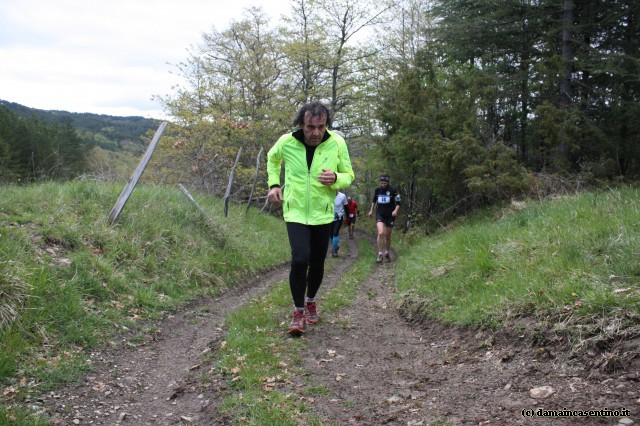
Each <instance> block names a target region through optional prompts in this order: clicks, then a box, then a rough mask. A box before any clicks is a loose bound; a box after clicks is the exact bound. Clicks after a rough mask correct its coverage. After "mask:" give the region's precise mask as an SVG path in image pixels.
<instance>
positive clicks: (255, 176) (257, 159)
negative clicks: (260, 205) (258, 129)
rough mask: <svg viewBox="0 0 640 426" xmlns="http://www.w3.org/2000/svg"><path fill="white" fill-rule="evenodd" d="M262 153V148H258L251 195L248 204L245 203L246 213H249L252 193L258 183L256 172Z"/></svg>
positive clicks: (258, 168)
mask: <svg viewBox="0 0 640 426" xmlns="http://www.w3.org/2000/svg"><path fill="white" fill-rule="evenodd" d="M262 151H264V147H261V148H260V152H259V153H258V156H257V157H256V171H255V172H254V173H253V186H252V187H251V194H249V202H248V203H247V210H246V212H248V211H249V207H250V206H251V200H252V199H253V191H255V190H256V183H257V182H258V172H259V171H260V155H261V154H262ZM246 212H245V213H246Z"/></svg>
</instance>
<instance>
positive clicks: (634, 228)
mask: <svg viewBox="0 0 640 426" xmlns="http://www.w3.org/2000/svg"><path fill="white" fill-rule="evenodd" d="M639 254H640V197H639V194H638V190H637V189H623V190H611V191H603V192H598V193H585V194H581V195H576V196H573V197H565V198H558V199H554V200H550V201H547V202H544V203H533V202H532V203H529V204H528V205H527V206H526V207H525V208H524V209H522V210H511V209H509V208H506V209H503V210H500V211H497V212H495V213H494V214H493V215H490V216H488V217H486V216H485V217H482V218H477V219H474V220H470V221H469V222H468V223H466V224H463V225H460V226H456V227H454V228H452V229H450V230H448V231H446V232H442V233H440V234H439V235H436V236H434V237H431V238H428V239H419V240H418V241H417V242H415V243H412V244H409V243H407V242H405V244H404V246H403V248H402V250H401V255H400V258H399V264H398V275H397V279H398V288H399V290H400V293H402V294H403V297H404V298H405V300H408V301H409V302H408V304H409V305H412V306H413V307H414V309H417V310H418V311H420V312H419V313H418V314H419V315H424V316H427V317H431V318H436V319H439V320H442V321H445V322H448V323H453V324H460V325H465V326H473V327H478V326H480V327H482V326H490V327H500V326H508V325H509V324H510V322H512V321H514V319H516V318H518V317H523V316H529V317H544V316H553V317H556V318H558V319H562V318H567V317H569V316H571V317H572V318H573V321H585V322H588V321H591V319H592V318H596V317H597V318H606V317H615V316H617V317H624V316H625V315H631V316H634V315H637V314H638V307H639V302H640V285H639V284H640V268H639V267H638V262H637V259H638V255H639ZM612 276H613V277H612Z"/></svg>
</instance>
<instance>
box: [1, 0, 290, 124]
mask: <svg viewBox="0 0 640 426" xmlns="http://www.w3.org/2000/svg"><path fill="white" fill-rule="evenodd" d="M290 2H291V0H0V99H3V100H6V101H10V102H16V103H19V104H22V105H25V106H27V107H30V108H38V109H47V110H51V109H55V110H65V111H71V112H91V113H96V114H108V115H119V116H129V115H139V116H142V117H148V118H159V119H164V118H165V117H164V115H163V112H162V108H161V106H160V105H159V104H157V103H156V102H154V101H152V100H151V97H152V96H153V95H160V96H164V95H166V94H169V93H171V92H172V90H171V87H172V86H173V85H175V84H176V83H179V82H180V80H179V77H178V76H177V75H175V74H172V73H171V72H172V71H173V72H175V71H176V67H175V64H178V63H179V62H181V61H183V60H185V59H186V58H187V49H189V48H190V46H194V45H197V44H198V43H199V42H200V41H201V35H202V33H208V32H210V31H211V28H212V27H213V26H215V28H216V30H218V31H222V30H224V29H226V28H228V27H229V24H230V23H231V22H232V21H233V20H235V21H239V20H241V19H242V18H243V12H244V10H245V9H246V8H247V7H250V6H262V7H263V9H264V10H265V12H266V13H267V14H268V15H269V16H270V17H271V24H276V23H277V21H278V20H279V18H280V15H282V14H287V13H288V12H289V8H290Z"/></svg>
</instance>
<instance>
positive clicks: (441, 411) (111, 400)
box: [32, 234, 640, 425]
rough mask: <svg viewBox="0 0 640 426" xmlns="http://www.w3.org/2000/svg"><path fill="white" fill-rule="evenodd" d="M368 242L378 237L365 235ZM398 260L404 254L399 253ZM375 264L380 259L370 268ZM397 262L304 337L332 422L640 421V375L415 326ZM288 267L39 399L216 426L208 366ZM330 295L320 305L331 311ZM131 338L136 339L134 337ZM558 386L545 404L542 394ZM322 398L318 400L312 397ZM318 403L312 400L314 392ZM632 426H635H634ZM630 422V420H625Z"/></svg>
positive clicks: (344, 267) (55, 408)
mask: <svg viewBox="0 0 640 426" xmlns="http://www.w3.org/2000/svg"><path fill="white" fill-rule="evenodd" d="M358 237H359V238H367V239H368V240H369V241H370V242H371V243H372V244H373V238H372V237H371V236H369V235H365V234H358ZM343 242H344V244H345V245H348V249H349V256H347V255H346V253H343V252H341V253H340V254H341V257H340V262H338V263H337V266H336V268H334V269H333V270H332V271H331V272H330V273H328V274H327V276H326V277H325V284H323V286H324V289H325V290H326V289H327V288H328V287H330V286H331V285H332V283H335V282H337V281H338V279H339V277H340V276H342V275H343V274H345V273H347V272H348V270H349V268H350V267H351V265H352V264H353V262H354V261H355V259H356V258H357V256H358V255H359V254H358V248H357V244H356V240H348V239H343ZM394 257H395V255H394ZM372 261H373V259H372ZM394 267H395V262H392V263H390V264H387V263H385V264H381V265H378V266H377V267H376V269H375V272H374V273H373V274H372V275H371V276H370V277H369V278H368V279H367V280H366V282H365V283H364V284H363V286H362V288H361V289H360V291H359V296H358V297H357V299H356V300H355V301H354V303H353V305H352V306H351V307H349V308H347V309H345V310H344V311H341V312H338V313H331V314H327V315H326V316H325V315H322V310H321V311H320V314H321V315H322V316H321V321H320V323H318V324H317V325H315V326H314V327H313V329H312V330H310V331H309V332H308V333H307V336H306V337H305V339H307V340H308V349H307V351H306V355H305V357H304V358H303V368H304V369H305V370H306V371H309V372H310V374H309V376H308V377H305V378H302V379H301V380H304V382H305V386H306V391H305V392H304V395H305V396H302V392H301V396H300V398H306V399H307V400H309V402H310V404H309V405H310V406H311V407H313V410H314V411H315V412H317V413H318V415H319V416H320V417H321V418H322V419H323V424H326V425H350V424H356V425H379V424H390V425H429V424H433V423H435V422H438V421H442V423H437V424H440V425H448V424H450V425H462V424H464V425H467V424H468V425H519V424H523V425H525V424H526V425H529V424H532V425H549V424H552V425H574V424H588V425H596V424H598V425H600V424H602V425H617V424H620V425H622V424H624V423H623V422H625V421H626V420H624V419H623V420H622V421H621V423H619V421H620V418H621V416H610V417H592V418H586V417H581V418H553V419H549V418H541V417H534V418H529V417H524V416H523V415H522V412H523V411H522V410H533V411H536V410H538V409H545V410H552V409H555V410H561V409H568V410H596V409H605V408H608V409H610V410H618V409H621V408H626V409H628V410H630V412H631V413H630V415H629V416H628V417H629V420H630V419H633V420H635V421H636V422H639V420H640V417H639V416H638V414H637V413H638V412H640V386H639V382H638V380H639V379H640V374H639V372H638V370H637V368H636V367H637V364H636V367H634V368H635V369H632V370H628V371H626V372H624V373H620V374H613V375H607V374H604V373H601V372H599V371H589V370H587V369H585V367H584V364H582V363H580V362H578V361H577V360H576V361H572V360H569V359H566V357H563V356H562V354H554V353H551V351H549V350H540V349H539V348H533V347H531V345H530V342H525V341H521V340H518V339H516V340H513V339H511V340H506V338H502V337H500V336H494V335H489V334H487V333H484V334H483V333H473V332H469V331H465V330H459V329H456V328H451V327H444V326H442V325H438V324H431V323H427V324H422V325H415V324H410V323H408V322H406V321H405V320H404V319H403V318H402V315H401V312H399V311H398V310H397V309H396V307H395V305H394V303H395V302H394V299H393V289H394ZM287 275H288V266H287V265H285V266H283V267H281V268H278V269H277V270H274V271H272V272H270V273H268V274H265V275H263V276H260V277H256V279H255V280H253V281H252V282H248V283H247V284H246V285H245V286H243V288H241V289H236V290H234V291H231V292H228V293H226V294H225V295H223V296H221V297H219V298H217V299H211V300H206V301H200V302H199V303H198V304H193V305H191V306H189V307H187V308H186V309H184V310H182V311H181V312H180V313H179V314H177V315H175V316H172V317H170V318H168V319H166V320H165V321H163V322H162V323H161V324H159V325H158V327H159V328H158V329H157V330H155V332H154V333H153V334H148V335H147V336H146V342H145V344H143V345H139V346H138V347H136V348H131V346H130V344H129V339H128V337H127V336H124V337H123V338H122V341H121V343H120V345H119V346H120V347H119V348H118V349H115V350H112V351H109V352H102V353H95V354H93V355H92V359H93V362H94V364H95V370H96V371H95V372H94V373H92V374H91V375H89V376H87V377H86V378H85V381H84V383H83V384H82V386H77V387H70V388H66V389H62V390H59V391H56V392H54V393H51V394H48V395H46V396H45V397H43V398H42V399H41V400H38V401H35V402H32V403H33V404H34V405H36V406H39V405H40V406H42V407H44V408H46V409H47V411H48V412H49V413H51V414H52V415H53V416H54V417H55V418H56V419H57V420H56V421H57V424H60V425H73V424H80V425H88V424H91V425H115V424H121V425H176V424H196V425H219V424H227V423H229V422H228V420H225V419H223V418H220V417H218V416H217V414H216V407H217V405H218V403H219V402H220V401H219V399H221V398H222V396H223V395H224V394H225V391H226V387H225V381H224V380H223V378H221V377H217V376H216V374H215V371H210V372H209V373H208V374H209V375H213V376H214V380H213V381H212V382H211V383H208V384H202V383H199V382H198V381H197V378H198V377H199V376H200V375H201V374H202V371H201V369H202V368H210V366H209V365H210V363H203V362H202V360H203V359H204V358H205V357H210V356H215V348H217V347H219V343H220V342H219V340H220V338H221V337H222V336H223V335H224V330H222V328H221V326H222V324H223V320H224V317H225V316H226V315H227V314H228V313H229V312H232V311H233V310H234V309H237V308H238V307H239V306H241V305H242V304H243V303H245V302H246V301H248V300H250V299H252V298H253V297H254V296H256V295H258V294H260V293H261V292H264V291H265V290H266V289H267V288H268V287H269V286H270V285H272V284H274V283H276V282H279V281H283V280H286V279H287ZM321 303H322V296H321V295H320V298H319V306H320V309H322V305H321ZM129 337H130V336H129ZM540 386H551V387H552V388H553V390H554V393H553V394H552V395H551V396H549V397H547V398H545V399H534V398H532V397H531V396H530V391H531V389H533V388H536V387H540ZM320 388H322V389H324V391H323V392H316V393H317V394H318V395H313V393H314V392H313V389H320ZM309 394H311V395H312V396H311V397H309V396H308V395H309ZM630 421H631V420H630ZM627 424H629V423H627Z"/></svg>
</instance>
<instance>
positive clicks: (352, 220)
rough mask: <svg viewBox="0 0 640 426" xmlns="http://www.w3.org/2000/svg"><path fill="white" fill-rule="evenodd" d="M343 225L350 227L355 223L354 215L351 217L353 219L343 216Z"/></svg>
mask: <svg viewBox="0 0 640 426" xmlns="http://www.w3.org/2000/svg"><path fill="white" fill-rule="evenodd" d="M344 223H346V224H347V225H351V224H354V225H355V223H356V215H353V217H349V215H345V216H344Z"/></svg>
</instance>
